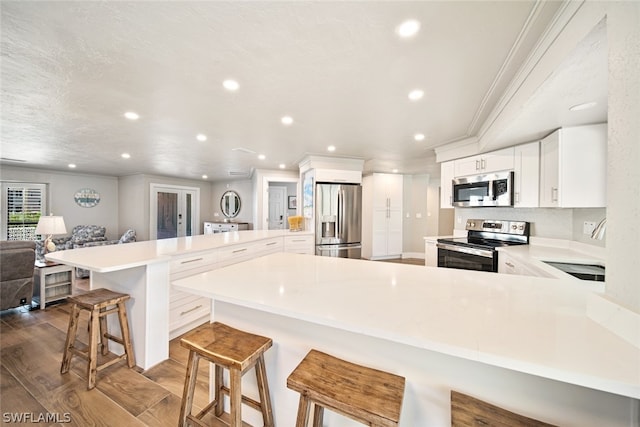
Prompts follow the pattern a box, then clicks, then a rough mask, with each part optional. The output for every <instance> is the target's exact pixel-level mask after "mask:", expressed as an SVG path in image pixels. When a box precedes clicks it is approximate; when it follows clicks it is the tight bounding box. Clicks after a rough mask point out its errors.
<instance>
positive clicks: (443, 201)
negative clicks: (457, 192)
mask: <svg viewBox="0 0 640 427" xmlns="http://www.w3.org/2000/svg"><path fill="white" fill-rule="evenodd" d="M454 176H455V161H453V160H452V161H450V162H442V163H441V164H440V209H453V205H452V204H451V203H452V201H453V187H452V185H453V184H452V181H453V178H454Z"/></svg>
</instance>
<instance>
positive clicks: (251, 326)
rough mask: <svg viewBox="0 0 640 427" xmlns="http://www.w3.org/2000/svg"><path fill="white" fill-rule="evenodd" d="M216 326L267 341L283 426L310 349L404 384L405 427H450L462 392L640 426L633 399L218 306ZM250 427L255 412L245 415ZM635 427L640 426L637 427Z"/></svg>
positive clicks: (540, 414) (587, 421) (337, 423)
mask: <svg viewBox="0 0 640 427" xmlns="http://www.w3.org/2000/svg"><path fill="white" fill-rule="evenodd" d="M214 307H215V311H214V313H215V315H214V320H218V321H221V322H225V323H227V324H229V325H231V326H233V327H237V328H240V329H244V330H246V331H249V332H252V333H257V334H261V335H264V336H268V337H270V338H272V339H273V342H274V344H273V347H272V348H271V349H270V350H269V351H267V353H266V354H265V361H266V366H267V376H268V380H269V389H270V391H271V397H272V403H273V407H274V416H275V421H276V423H277V424H280V425H290V424H293V423H294V421H295V417H296V411H297V405H298V398H299V395H298V394H297V393H295V392H293V391H291V390H289V389H287V388H286V380H287V377H288V376H289V374H290V373H291V371H293V369H295V367H296V366H297V364H298V363H299V362H300V361H301V360H302V359H303V358H304V356H305V355H306V354H307V352H308V351H309V350H310V349H311V348H315V349H318V350H321V351H325V352H327V353H330V354H332V355H334V356H336V357H340V358H343V359H346V360H349V361H351V362H354V363H359V364H362V365H365V366H369V367H372V368H376V369H382V370H385V371H388V372H391V373H394V374H397V375H402V376H404V377H405V378H406V381H407V383H406V388H405V396H404V403H403V408H402V415H401V418H400V426H401V427H415V426H427V425H429V426H448V425H451V424H450V423H451V421H450V392H451V390H456V391H459V392H462V393H465V394H468V395H471V396H473V397H476V398H478V399H482V400H485V401H488V402H489V403H492V404H495V405H497V406H500V407H503V408H505V409H508V410H511V411H513V412H517V413H519V414H521V415H524V416H528V417H531V418H535V419H538V420H541V421H545V422H548V423H551V424H557V425H565V426H584V427H590V426H593V427H599V426H602V425H607V426H611V427H623V426H624V427H629V426H635V425H637V420H636V419H634V415H633V408H635V407H636V406H637V401H635V400H634V399H631V398H628V397H623V396H618V395H614V394H610V393H606V392H601V391H597V390H592V389H588V388H585V387H580V386H575V385H571V384H567V383H562V382H559V381H555V380H549V379H545V378H541V377H538V376H534V375H529V374H524V373H520V372H515V371H511V370H509V369H504V368H499V367H495V366H490V365H486V364H483V363H480V362H476V361H470V360H465V359H461V358H458V357H452V356H447V355H444V354H441V353H437V352H433V351H428V350H423V349H419V348H416V347H411V346H407V345H404V344H398V343H393V342H389V341H386V340H382V339H378V338H372V337H369V336H365V335H360V334H357V333H352V332H346V331H343V330H339V329H336V328H331V327H326V326H321V325H317V324H313V323H309V322H305V321H301V320H297V319H293V318H290V317H284V316H279V315H275V314H271V313H266V312H263V311H260V310H254V309H250V308H246V307H241V306H238V305H235V304H230V303H224V302H220V301H214ZM245 377H246V378H244V379H243V387H244V386H245V384H247V390H248V392H249V393H255V390H256V385H255V380H254V379H253V376H252V375H246V376H245ZM245 412H246V416H247V417H248V418H247V420H248V422H250V423H257V422H259V417H258V416H256V417H255V418H253V415H254V414H253V413H252V412H253V411H245ZM325 423H327V424H328V425H331V426H332V427H355V426H359V425H360V424H357V423H355V422H353V421H351V420H349V419H345V418H343V417H340V416H337V415H335V414H331V413H330V412H326V413H325ZM634 423H636V424H634Z"/></svg>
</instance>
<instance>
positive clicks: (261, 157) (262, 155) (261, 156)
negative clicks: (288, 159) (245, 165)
mask: <svg viewBox="0 0 640 427" xmlns="http://www.w3.org/2000/svg"><path fill="white" fill-rule="evenodd" d="M266 158H267V156H265V155H264V154H258V159H260V160H264V159H266Z"/></svg>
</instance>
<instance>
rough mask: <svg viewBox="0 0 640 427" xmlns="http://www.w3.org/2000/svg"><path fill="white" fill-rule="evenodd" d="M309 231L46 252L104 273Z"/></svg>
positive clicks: (236, 233) (207, 236)
mask: <svg viewBox="0 0 640 427" xmlns="http://www.w3.org/2000/svg"><path fill="white" fill-rule="evenodd" d="M309 234H313V231H295V232H294V231H289V230H244V231H233V232H228V233H215V234H201V235H197V236H192V237H177V238H171V239H162V240H146V241H142V242H133V243H126V244H118V245H105V246H94V247H89V248H79V249H72V250H66V251H59V252H52V253H49V254H47V255H46V259H47V260H49V261H54V262H59V263H61V264H67V265H71V266H74V267H79V268H84V269H87V270H92V271H97V272H100V273H108V272H111V271H118V270H124V269H127V268H133V267H139V266H143V265H147V264H153V263H156V262H166V261H168V259H169V257H171V256H174V255H182V254H189V253H193V252H199V251H206V250H212V249H217V248H222V247H225V246H231V245H239V244H244V243H250V242H255V241H259V240H263V239H270V238H274V237H281V236H289V235H290V236H297V235H309Z"/></svg>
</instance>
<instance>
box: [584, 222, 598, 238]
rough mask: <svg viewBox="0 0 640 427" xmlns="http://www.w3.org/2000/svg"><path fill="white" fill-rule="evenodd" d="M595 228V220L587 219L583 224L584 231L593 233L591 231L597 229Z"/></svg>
mask: <svg viewBox="0 0 640 427" xmlns="http://www.w3.org/2000/svg"><path fill="white" fill-rule="evenodd" d="M595 228H596V223H595V222H593V221H585V222H584V224H583V225H582V233H583V234H589V235H591V233H593V230H595Z"/></svg>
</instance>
